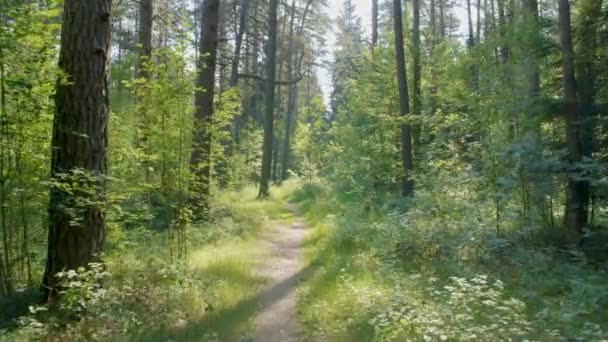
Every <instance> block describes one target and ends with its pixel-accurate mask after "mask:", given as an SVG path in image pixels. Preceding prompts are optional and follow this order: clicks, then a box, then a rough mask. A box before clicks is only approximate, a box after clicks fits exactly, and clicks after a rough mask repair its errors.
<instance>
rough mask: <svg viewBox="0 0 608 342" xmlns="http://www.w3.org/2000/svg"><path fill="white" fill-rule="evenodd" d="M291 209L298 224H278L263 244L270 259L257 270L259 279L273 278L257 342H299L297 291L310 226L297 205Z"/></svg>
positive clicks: (263, 304)
mask: <svg viewBox="0 0 608 342" xmlns="http://www.w3.org/2000/svg"><path fill="white" fill-rule="evenodd" d="M289 209H290V210H292V211H293V212H295V213H296V214H298V217H297V219H296V221H295V222H294V223H292V224H278V225H276V226H275V227H274V228H273V229H271V230H269V231H268V233H267V234H264V236H262V237H261V241H260V245H261V248H267V249H268V251H270V255H271V257H270V258H269V260H268V261H267V262H265V263H264V265H260V266H259V267H258V268H257V269H256V273H258V274H259V275H260V276H263V277H267V278H269V279H270V281H269V284H268V286H267V288H266V289H264V290H263V292H262V294H261V297H260V303H261V310H260V312H259V314H258V316H257V317H256V319H255V327H256V329H255V336H254V341H256V342H291V341H297V340H298V331H299V329H298V322H297V319H296V308H295V307H296V288H297V285H298V282H299V280H300V278H301V277H302V273H303V272H304V265H303V261H302V244H303V242H304V239H305V236H306V230H307V226H306V224H305V223H304V220H303V219H302V218H301V217H300V215H299V213H298V208H297V207H296V206H289Z"/></svg>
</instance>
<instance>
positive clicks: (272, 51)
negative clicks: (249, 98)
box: [258, 0, 278, 197]
mask: <svg viewBox="0 0 608 342" xmlns="http://www.w3.org/2000/svg"><path fill="white" fill-rule="evenodd" d="M277 9H278V0H270V3H269V9H268V43H267V45H266V98H265V99H264V104H265V106H264V107H265V108H264V111H265V112H264V143H263V146H262V170H261V174H260V191H259V194H258V197H267V196H268V195H269V194H270V187H269V182H270V176H271V171H272V170H271V167H272V147H273V146H272V145H273V139H274V88H275V79H276V69H275V66H276V50H277V48H276V46H277Z"/></svg>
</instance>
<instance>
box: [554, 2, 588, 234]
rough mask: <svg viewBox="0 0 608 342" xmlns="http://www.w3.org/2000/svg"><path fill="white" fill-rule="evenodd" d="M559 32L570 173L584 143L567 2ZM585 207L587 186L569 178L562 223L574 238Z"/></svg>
mask: <svg viewBox="0 0 608 342" xmlns="http://www.w3.org/2000/svg"><path fill="white" fill-rule="evenodd" d="M559 31H560V32H559V33H560V34H559V37H560V42H561V48H562V72H563V75H562V84H563V87H564V106H565V108H564V113H565V115H566V141H567V145H568V161H569V163H570V164H571V169H572V170H571V171H579V170H578V167H576V163H580V162H581V161H582V159H583V156H584V154H585V151H584V149H583V146H582V141H583V139H585V134H586V132H584V129H583V125H581V117H580V116H579V112H580V111H579V108H578V104H577V102H578V100H577V89H576V78H575V74H574V50H573V48H572V30H571V24H570V3H569V0H559ZM588 205H589V183H588V182H587V181H585V180H581V179H578V178H577V177H573V176H569V177H568V186H567V188H566V212H565V215H564V222H565V224H566V226H567V227H568V229H569V230H570V232H572V233H574V234H576V235H577V236H580V235H581V234H582V232H583V227H584V226H585V224H586V223H587V210H588Z"/></svg>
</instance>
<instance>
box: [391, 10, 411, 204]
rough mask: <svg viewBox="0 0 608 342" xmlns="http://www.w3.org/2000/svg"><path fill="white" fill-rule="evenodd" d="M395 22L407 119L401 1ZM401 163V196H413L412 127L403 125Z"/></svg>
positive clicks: (402, 112)
mask: <svg viewBox="0 0 608 342" xmlns="http://www.w3.org/2000/svg"><path fill="white" fill-rule="evenodd" d="M393 15H394V16H395V18H394V20H393V24H394V30H395V55H396V62H397V84H398V89H399V114H400V116H401V117H402V118H405V116H407V115H408V114H409V113H410V105H409V94H408V89H407V72H406V70H407V68H406V66H405V50H404V45H403V21H402V19H401V17H402V11H401V0H393ZM401 162H402V166H403V182H402V185H401V194H402V195H403V196H411V195H413V192H414V180H413V179H412V177H411V173H412V170H413V168H414V163H413V160H412V136H411V126H410V125H409V124H401Z"/></svg>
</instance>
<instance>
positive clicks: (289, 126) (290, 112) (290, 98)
mask: <svg viewBox="0 0 608 342" xmlns="http://www.w3.org/2000/svg"><path fill="white" fill-rule="evenodd" d="M295 17H296V1H295V0H292V2H291V18H290V19H289V37H288V39H289V42H288V43H287V77H288V78H289V79H291V78H293V77H294V75H293V70H294V54H295V51H294V46H293V45H294V29H295ZM296 91H297V83H294V84H290V85H289V93H288V95H287V115H286V117H285V134H284V136H283V151H282V153H281V159H282V160H281V175H280V180H281V181H284V180H286V179H287V171H288V168H289V165H288V164H289V148H290V143H291V133H292V130H293V117H294V112H295V110H296Z"/></svg>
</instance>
